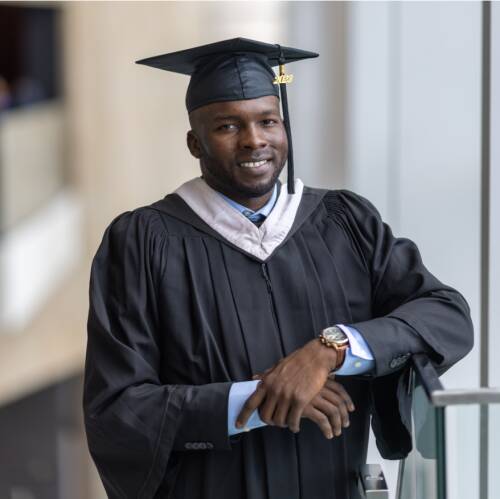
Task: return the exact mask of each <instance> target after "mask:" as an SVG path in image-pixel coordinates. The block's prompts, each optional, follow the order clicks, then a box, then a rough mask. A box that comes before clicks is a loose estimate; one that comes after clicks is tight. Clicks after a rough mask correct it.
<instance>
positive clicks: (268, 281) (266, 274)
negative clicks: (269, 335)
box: [261, 263, 285, 357]
mask: <svg viewBox="0 0 500 499" xmlns="http://www.w3.org/2000/svg"><path fill="white" fill-rule="evenodd" d="M261 270H262V276H263V277H264V280H265V281H266V287H267V294H268V296H269V304H270V306H271V314H272V316H273V321H274V326H275V327H276V331H278V336H279V339H280V345H281V355H282V356H283V357H285V345H284V344H283V338H282V336H281V331H280V328H279V325H278V317H277V315H276V304H275V302H274V295H273V287H272V285H271V279H270V277H269V272H268V270H267V264H266V263H263V264H261Z"/></svg>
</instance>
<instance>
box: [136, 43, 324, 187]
mask: <svg viewBox="0 0 500 499" xmlns="http://www.w3.org/2000/svg"><path fill="white" fill-rule="evenodd" d="M313 57H318V54H317V53H315V52H309V51H306V50H301V49H295V48H290V47H282V46H280V45H273V44H270V43H264V42H259V41H256V40H249V39H246V38H233V39H231V40H224V41H221V42H216V43H211V44H208V45H202V46H200V47H194V48H191V49H187V50H181V51H178V52H172V53H169V54H163V55H158V56H155V57H148V58H147V59H141V60H140V61H137V64H144V65H146V66H151V67H153V68H158V69H163V70H165V71H172V72H175V73H181V74H185V75H190V76H191V80H190V82H189V86H188V90H187V93H186V108H187V110H188V112H191V111H193V110H194V109H197V108H198V107H201V106H204V105H207V104H210V103H213V102H223V101H235V100H245V99H256V98H258V97H264V96H266V95H275V96H277V97H279V93H280V92H281V105H282V108H283V119H284V123H285V129H286V133H287V138H288V192H289V193H293V184H294V183H293V147H292V136H291V129H290V118H289V113H288V100H287V95H286V83H287V82H290V81H291V78H292V76H291V75H286V74H285V73H284V65H285V64H286V63H288V62H294V61H300V60H302V59H310V58H313ZM278 65H279V66H280V74H279V76H278V77H276V75H275V74H274V71H273V69H272V67H273V66H278ZM278 87H279V91H278Z"/></svg>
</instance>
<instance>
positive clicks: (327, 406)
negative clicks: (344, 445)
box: [314, 398, 342, 437]
mask: <svg viewBox="0 0 500 499" xmlns="http://www.w3.org/2000/svg"><path fill="white" fill-rule="evenodd" d="M314 408H315V409H317V410H319V411H321V412H322V413H323V414H324V415H325V416H326V417H327V418H328V420H329V421H330V426H331V428H332V430H333V433H334V435H335V436H337V437H338V436H340V434H341V433H342V417H341V414H340V410H339V408H338V407H337V406H336V405H335V404H332V403H331V402H329V401H328V400H326V399H322V398H318V399H317V400H315V401H314Z"/></svg>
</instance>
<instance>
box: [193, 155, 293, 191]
mask: <svg viewBox="0 0 500 499" xmlns="http://www.w3.org/2000/svg"><path fill="white" fill-rule="evenodd" d="M284 166H285V163H283V164H282V165H281V166H280V167H279V168H274V169H273V172H272V175H271V176H270V177H266V178H265V179H262V180H259V179H255V181H254V182H242V181H241V180H240V179H238V178H237V177H236V176H233V175H230V174H229V173H228V172H227V171H226V170H223V169H222V168H220V167H214V165H213V164H211V163H210V161H202V162H201V171H202V177H203V178H204V180H205V181H206V182H207V184H208V185H209V186H210V187H212V188H213V189H215V190H217V191H220V192H222V193H223V194H226V195H227V196H228V197H231V194H233V195H234V194H236V195H237V196H238V197H243V198H248V199H251V198H258V197H261V196H263V195H264V194H267V193H268V192H269V191H271V190H272V189H273V187H274V185H275V184H276V182H277V180H278V177H279V176H280V174H281V171H282V170H283V167H284ZM240 168H241V167H240Z"/></svg>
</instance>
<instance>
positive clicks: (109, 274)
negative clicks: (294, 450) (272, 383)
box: [83, 210, 231, 499]
mask: <svg viewBox="0 0 500 499" xmlns="http://www.w3.org/2000/svg"><path fill="white" fill-rule="evenodd" d="M150 211H151V210H150ZM153 213H154V215H152V214H151V213H149V214H148V213H144V212H141V211H140V210H137V211H136V212H129V213H125V214H123V215H121V216H119V217H118V218H117V219H116V220H115V221H114V222H113V223H112V224H111V225H110V227H108V229H107V230H106V232H105V234H104V238H103V241H102V243H101V245H100V247H99V249H98V251H97V254H96V256H95V258H94V261H93V264H92V271H91V279H90V293H89V295H90V296H89V299H90V308H89V317H88V344H87V356H86V363H85V382H84V397H83V408H84V417H85V427H86V433H87V440H88V445H89V450H90V453H91V455H92V458H93V460H94V462H95V464H96V466H97V469H98V471H99V474H100V476H101V479H102V481H103V484H104V486H105V489H106V492H107V494H108V497H110V498H112V499H113V498H141V499H148V498H152V497H154V495H155V493H156V491H157V489H158V487H159V486H160V483H161V482H162V480H163V478H164V475H165V471H166V468H167V462H168V461H169V459H171V458H172V452H173V451H185V450H202V451H205V452H207V451H208V452H210V451H211V450H212V449H213V450H225V449H227V450H230V449H231V446H230V440H229V438H228V435H227V400H228V394H229V389H230V387H231V383H211V384H207V385H175V384H166V383H164V382H162V381H160V369H159V367H160V356H161V353H160V349H159V345H160V341H159V335H160V334H161V335H162V337H163V341H168V331H161V330H160V327H159V323H158V317H159V314H158V303H157V296H158V294H157V289H158V288H157V287H158V285H159V281H160V279H161V278H162V277H163V276H162V274H163V273H164V271H165V268H166V261H167V257H168V238H167V237H166V235H165V230H164V229H163V231H162V230H159V227H158V225H159V224H161V221H160V220H159V215H157V214H156V212H153Z"/></svg>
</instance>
